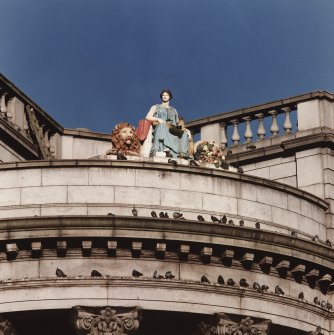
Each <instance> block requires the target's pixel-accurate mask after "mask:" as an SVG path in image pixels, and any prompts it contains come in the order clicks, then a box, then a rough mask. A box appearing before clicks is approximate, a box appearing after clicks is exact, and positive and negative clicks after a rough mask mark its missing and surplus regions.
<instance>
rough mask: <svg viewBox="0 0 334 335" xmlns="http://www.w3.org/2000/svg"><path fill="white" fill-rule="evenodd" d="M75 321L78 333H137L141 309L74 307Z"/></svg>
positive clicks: (92, 334)
mask: <svg viewBox="0 0 334 335" xmlns="http://www.w3.org/2000/svg"><path fill="white" fill-rule="evenodd" d="M74 312H75V316H74V323H75V329H76V332H77V334H78V335H86V334H87V335H126V334H135V332H136V331H137V329H138V328H139V322H140V319H141V309H140V308H139V307H134V308H119V307H117V308H116V307H111V306H105V307H86V306H85V307H84V306H77V307H74Z"/></svg>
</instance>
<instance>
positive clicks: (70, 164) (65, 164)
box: [0, 159, 328, 209]
mask: <svg viewBox="0 0 334 335" xmlns="http://www.w3.org/2000/svg"><path fill="white" fill-rule="evenodd" d="M55 167H57V168H76V167H77V168H78V167H105V168H106V167H109V168H127V169H128V168H130V169H131V168H132V169H147V170H163V171H174V172H179V173H188V174H198V175H205V176H211V177H221V178H226V179H232V180H236V181H240V182H245V183H252V184H255V185H259V186H263V187H268V188H270V189H275V190H279V191H282V192H286V193H289V194H292V195H295V196H297V197H299V198H303V199H305V200H307V201H310V202H312V203H314V204H316V205H318V206H319V207H321V208H323V209H327V208H328V203H327V202H326V201H324V200H322V199H321V198H318V197H316V196H314V195H312V194H311V193H308V192H306V191H302V190H299V189H297V188H295V187H292V186H289V185H285V184H282V183H279V182H275V181H271V180H268V179H264V178H260V177H255V176H250V175H244V174H239V173H235V172H228V171H223V170H216V169H208V168H204V167H193V166H180V165H178V166H172V165H170V164H162V163H154V162H139V161H111V160H101V159H100V160H93V159H92V160H90V159H86V160H52V161H26V162H14V163H3V164H0V173H1V170H16V169H33V168H35V169H39V168H42V169H44V168H55Z"/></svg>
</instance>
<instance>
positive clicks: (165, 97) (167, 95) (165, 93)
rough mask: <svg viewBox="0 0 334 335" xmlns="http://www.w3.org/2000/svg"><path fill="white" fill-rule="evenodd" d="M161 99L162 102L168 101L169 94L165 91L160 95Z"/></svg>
mask: <svg viewBox="0 0 334 335" xmlns="http://www.w3.org/2000/svg"><path fill="white" fill-rule="evenodd" d="M161 100H162V101H163V102H167V101H169V100H170V96H169V94H168V93H167V92H164V93H162V95H161Z"/></svg>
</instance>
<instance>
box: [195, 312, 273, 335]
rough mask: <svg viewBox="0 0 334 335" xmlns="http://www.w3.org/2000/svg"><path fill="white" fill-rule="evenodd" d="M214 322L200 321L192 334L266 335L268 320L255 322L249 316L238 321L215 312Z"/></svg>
mask: <svg viewBox="0 0 334 335" xmlns="http://www.w3.org/2000/svg"><path fill="white" fill-rule="evenodd" d="M215 316H216V318H215V320H214V322H212V323H211V324H207V323H205V322H201V323H200V324H199V326H198V329H197V331H196V332H195V334H194V335H267V334H268V332H269V328H270V324H271V321H270V320H264V321H261V322H258V323H255V321H254V320H253V319H251V318H250V317H249V316H248V317H246V318H244V319H242V320H241V321H240V322H235V321H233V320H231V319H230V318H229V317H228V316H227V315H226V314H224V313H217V314H216V315H215Z"/></svg>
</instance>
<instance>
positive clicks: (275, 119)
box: [268, 110, 279, 137]
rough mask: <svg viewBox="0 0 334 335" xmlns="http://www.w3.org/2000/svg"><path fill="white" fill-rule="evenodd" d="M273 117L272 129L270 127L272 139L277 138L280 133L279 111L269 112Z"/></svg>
mask: <svg viewBox="0 0 334 335" xmlns="http://www.w3.org/2000/svg"><path fill="white" fill-rule="evenodd" d="M268 113H269V114H270V115H271V116H272V118H273V119H272V124H271V127H270V131H271V133H272V137H276V136H277V135H278V132H279V128H278V125H277V111H275V110H272V111H270V112H268Z"/></svg>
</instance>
